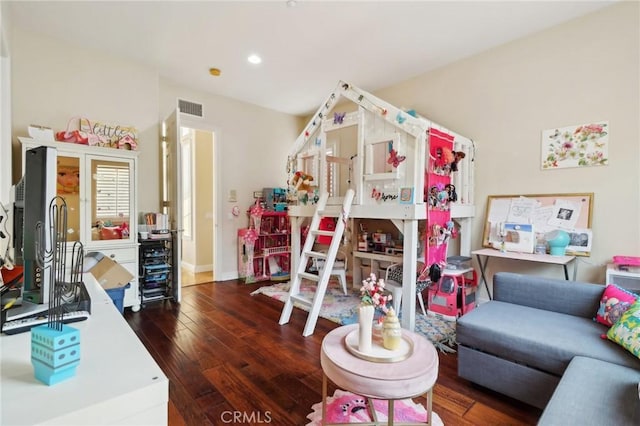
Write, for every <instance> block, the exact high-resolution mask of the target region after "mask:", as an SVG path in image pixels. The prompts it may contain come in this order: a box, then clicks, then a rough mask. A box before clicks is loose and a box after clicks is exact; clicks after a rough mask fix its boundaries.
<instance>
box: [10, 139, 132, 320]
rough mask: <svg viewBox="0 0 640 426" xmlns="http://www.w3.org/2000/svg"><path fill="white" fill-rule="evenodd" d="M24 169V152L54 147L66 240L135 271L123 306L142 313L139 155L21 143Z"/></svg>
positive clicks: (49, 143)
mask: <svg viewBox="0 0 640 426" xmlns="http://www.w3.org/2000/svg"><path fill="white" fill-rule="evenodd" d="M19 139H20V142H21V143H22V158H23V163H22V168H23V171H24V158H25V151H26V150H28V149H31V148H35V147H38V146H50V147H54V148H56V153H57V165H56V166H57V169H56V170H57V182H56V184H57V191H56V192H57V195H59V196H61V197H63V198H64V199H65V201H66V204H67V241H68V242H69V244H72V243H73V242H75V241H81V242H82V244H83V245H84V251H85V253H87V252H94V251H98V252H102V253H103V254H105V255H106V256H108V257H110V258H111V259H113V260H115V261H117V262H118V263H120V264H121V265H122V266H124V267H125V268H126V269H127V270H129V271H130V272H131V274H132V275H133V276H134V278H133V279H132V280H131V285H130V286H129V288H128V289H127V290H126V291H125V295H124V306H125V307H129V306H130V307H133V310H134V311H137V310H138V309H140V297H139V293H138V285H137V275H138V249H137V244H138V243H137V234H138V229H137V219H138V213H137V207H136V192H137V187H138V185H137V183H138V177H137V174H138V152H137V151H127V150H120V149H114V148H102V147H92V146H87V145H79V144H72V143H65V142H50V141H39V140H34V139H29V138H19Z"/></svg>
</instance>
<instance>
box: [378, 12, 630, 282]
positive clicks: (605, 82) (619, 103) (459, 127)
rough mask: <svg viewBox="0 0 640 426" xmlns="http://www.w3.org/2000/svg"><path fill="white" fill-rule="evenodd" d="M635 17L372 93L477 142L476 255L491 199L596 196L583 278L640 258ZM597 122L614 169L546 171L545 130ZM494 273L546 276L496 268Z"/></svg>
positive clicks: (502, 50) (539, 38) (623, 15)
mask: <svg viewBox="0 0 640 426" xmlns="http://www.w3.org/2000/svg"><path fill="white" fill-rule="evenodd" d="M638 9H639V5H638V3H637V2H633V3H630V2H624V3H622V4H618V5H615V6H612V7H609V8H606V9H604V10H602V11H601V12H597V13H594V14H591V15H588V16H585V17H583V18H579V19H577V20H574V21H572V22H569V23H566V24H564V25H560V26H558V27H555V28H552V29H550V30H547V31H544V32H541V33H539V34H536V35H532V36H530V37H527V38H524V39H521V40H517V41H514V42H511V43H509V44H506V45H503V46H500V47H497V48H494V49H492V50H490V51H487V52H485V53H482V54H480V55H477V56H474V57H471V58H468V59H466V60H463V61H460V62H457V63H455V64H452V65H449V66H446V67H443V68H441V69H438V70H436V71H433V72H429V73H426V74H424V75H421V76H419V77H416V78H414V79H412V80H409V81H406V82H404V83H402V84H398V85H396V86H393V87H390V88H387V89H385V90H381V91H379V92H377V93H376V95H378V96H380V97H381V98H383V99H385V100H387V101H389V102H391V103H392V104H395V105H402V106H405V107H407V108H414V109H416V110H417V111H418V112H419V113H420V114H422V115H423V116H425V117H427V118H429V119H431V120H433V121H435V122H437V123H439V124H442V125H444V126H446V127H448V128H450V129H452V130H454V131H456V132H458V133H460V134H462V135H464V136H467V137H470V138H472V139H473V140H474V141H475V142H476V143H477V147H478V149H477V155H476V159H475V167H476V200H477V217H478V220H476V221H475V224H474V229H473V235H472V247H473V248H474V249H477V248H480V246H481V235H482V224H483V220H484V209H485V204H486V199H487V195H494V194H539V193H556V192H565V193H566V192H594V193H595V198H594V200H595V203H594V210H593V234H594V238H593V252H592V255H591V257H590V258H585V259H583V261H581V262H580V264H579V273H578V278H579V279H583V280H596V281H599V282H604V264H605V263H606V262H607V261H609V260H610V259H611V257H612V256H614V255H617V254H628V255H639V254H640V206H639V204H640V197H639V190H638V186H639V183H640V168H639V167H638V164H639V162H640V130H639V117H640V106H639V102H640V100H639V99H640V98H639V90H640V88H639V76H640V68H639V62H640V57H639V55H640V53H639V52H640V45H639V43H640V37H639V36H640V34H639V31H640V30H639V28H640V24H639V10H638ZM601 120H607V121H609V125H610V135H609V144H610V146H609V157H610V162H609V165H608V166H605V167H584V168H574V169H563V170H551V171H549V170H547V171H542V170H541V169H540V156H541V153H540V135H541V132H542V131H543V130H545V129H552V128H555V127H563V126H570V125H574V124H582V123H587V122H592V121H601ZM490 269H491V271H492V272H494V271H497V270H514V271H526V272H536V273H538V272H540V271H541V269H540V268H539V267H538V266H533V265H531V264H527V263H517V262H502V263H501V262H494V261H492V263H491V264H490ZM542 272H543V273H545V274H548V275H550V276H560V275H561V272H560V271H559V270H558V269H557V268H553V269H548V270H546V271H542Z"/></svg>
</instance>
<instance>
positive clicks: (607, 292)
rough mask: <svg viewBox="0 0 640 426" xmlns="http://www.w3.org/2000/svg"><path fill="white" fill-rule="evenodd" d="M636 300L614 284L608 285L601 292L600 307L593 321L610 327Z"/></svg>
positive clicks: (635, 297)
mask: <svg viewBox="0 0 640 426" xmlns="http://www.w3.org/2000/svg"><path fill="white" fill-rule="evenodd" d="M637 298H638V296H637V295H635V294H633V293H631V292H630V291H627V290H625V289H623V288H620V287H618V286H617V285H615V284H609V285H608V286H607V287H606V288H605V289H604V292H602V298H601V299H600V307H599V308H598V312H597V313H596V317H595V318H594V319H595V320H596V321H598V322H599V323H600V324H604V325H607V326H609V327H611V326H612V325H613V324H615V323H616V322H617V321H618V320H619V319H620V317H621V316H622V314H624V313H625V311H626V310H627V309H629V306H631V305H633V302H635V301H636V299H637Z"/></svg>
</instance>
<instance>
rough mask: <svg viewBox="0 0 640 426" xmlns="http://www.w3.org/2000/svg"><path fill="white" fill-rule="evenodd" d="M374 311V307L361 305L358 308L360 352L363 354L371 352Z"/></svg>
mask: <svg viewBox="0 0 640 426" xmlns="http://www.w3.org/2000/svg"><path fill="white" fill-rule="evenodd" d="M374 311H375V308H374V307H373V305H360V306H359V307H358V350H359V351H360V352H363V353H366V352H370V351H371V333H372V330H373V313H374Z"/></svg>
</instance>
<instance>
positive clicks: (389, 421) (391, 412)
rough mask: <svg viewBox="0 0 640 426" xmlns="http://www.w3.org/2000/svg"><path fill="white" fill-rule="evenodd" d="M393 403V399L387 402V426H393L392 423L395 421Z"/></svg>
mask: <svg viewBox="0 0 640 426" xmlns="http://www.w3.org/2000/svg"><path fill="white" fill-rule="evenodd" d="M394 403H395V401H394V400H393V399H390V400H389V413H388V415H387V424H388V425H389V426H393V421H394V420H395V418H394V417H395V414H396V413H395V410H394V405H395V404H394Z"/></svg>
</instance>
